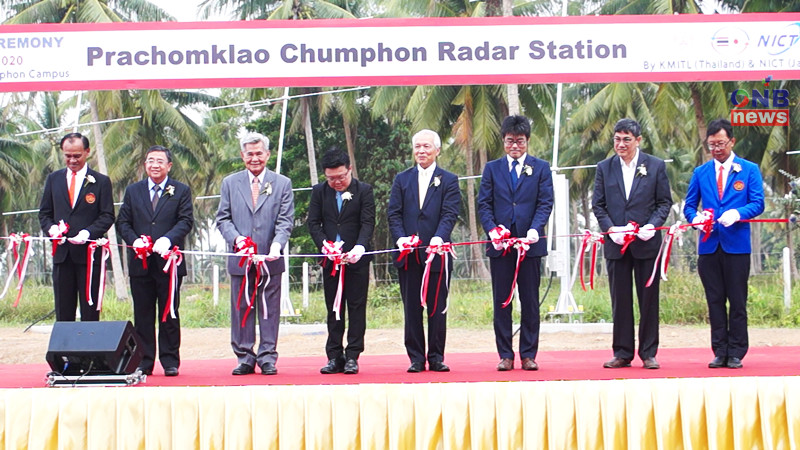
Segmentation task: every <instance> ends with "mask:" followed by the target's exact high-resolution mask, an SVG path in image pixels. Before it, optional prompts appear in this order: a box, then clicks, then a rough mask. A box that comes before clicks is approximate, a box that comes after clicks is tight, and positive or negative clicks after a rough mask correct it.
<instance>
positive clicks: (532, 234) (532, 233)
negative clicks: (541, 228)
mask: <svg viewBox="0 0 800 450" xmlns="http://www.w3.org/2000/svg"><path fill="white" fill-rule="evenodd" d="M525 239H527V240H528V242H530V243H531V244H535V243H537V242H539V232H538V231H536V228H531V229H530V230H528V234H527V235H526V236H525Z"/></svg>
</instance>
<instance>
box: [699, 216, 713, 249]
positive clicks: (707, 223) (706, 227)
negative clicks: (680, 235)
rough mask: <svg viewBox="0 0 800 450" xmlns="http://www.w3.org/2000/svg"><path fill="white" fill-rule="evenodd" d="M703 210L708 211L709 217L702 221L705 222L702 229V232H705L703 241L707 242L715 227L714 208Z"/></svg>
mask: <svg viewBox="0 0 800 450" xmlns="http://www.w3.org/2000/svg"><path fill="white" fill-rule="evenodd" d="M703 212H707V213H708V215H709V218H708V219H706V220H704V221H703V222H700V223H701V224H703V228H701V229H700V232H701V233H703V239H702V241H701V242H705V241H706V240H708V237H709V236H711V230H713V229H714V210H713V209H711V208H708V209H704V210H703Z"/></svg>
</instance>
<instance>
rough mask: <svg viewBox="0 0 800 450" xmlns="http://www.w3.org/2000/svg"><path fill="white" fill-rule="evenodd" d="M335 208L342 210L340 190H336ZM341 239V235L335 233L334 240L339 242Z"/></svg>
mask: <svg viewBox="0 0 800 450" xmlns="http://www.w3.org/2000/svg"><path fill="white" fill-rule="evenodd" d="M336 209H337V210H338V211H339V212H342V193H341V192H339V191H336ZM341 240H342V239H341V237H340V236H339V233H336V242H339V241H341Z"/></svg>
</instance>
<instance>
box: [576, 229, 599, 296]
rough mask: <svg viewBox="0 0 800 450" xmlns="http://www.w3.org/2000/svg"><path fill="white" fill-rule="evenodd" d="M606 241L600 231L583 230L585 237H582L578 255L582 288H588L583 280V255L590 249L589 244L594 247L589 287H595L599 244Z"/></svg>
mask: <svg viewBox="0 0 800 450" xmlns="http://www.w3.org/2000/svg"><path fill="white" fill-rule="evenodd" d="M603 243H605V240H604V239H603V235H602V234H600V233H598V232H593V231H591V230H583V237H582V238H581V254H580V256H579V257H578V259H579V260H580V267H581V269H580V270H581V288H583V290H584V291H585V290H586V283H585V282H584V280H583V257H584V255H585V254H586V252H587V251H588V250H589V246H591V248H592V250H591V251H592V259H591V261H592V263H591V267H590V272H589V287H590V288H591V289H594V272H595V266H596V264H597V250H598V248H599V247H600V246H599V244H603Z"/></svg>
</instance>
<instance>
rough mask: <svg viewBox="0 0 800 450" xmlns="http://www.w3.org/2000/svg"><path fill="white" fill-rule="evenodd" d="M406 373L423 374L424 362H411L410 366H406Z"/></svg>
mask: <svg viewBox="0 0 800 450" xmlns="http://www.w3.org/2000/svg"><path fill="white" fill-rule="evenodd" d="M431 370H433V365H431ZM406 372H408V373H419V372H425V363H424V362H412V363H411V365H410V366H408V370H406Z"/></svg>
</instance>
